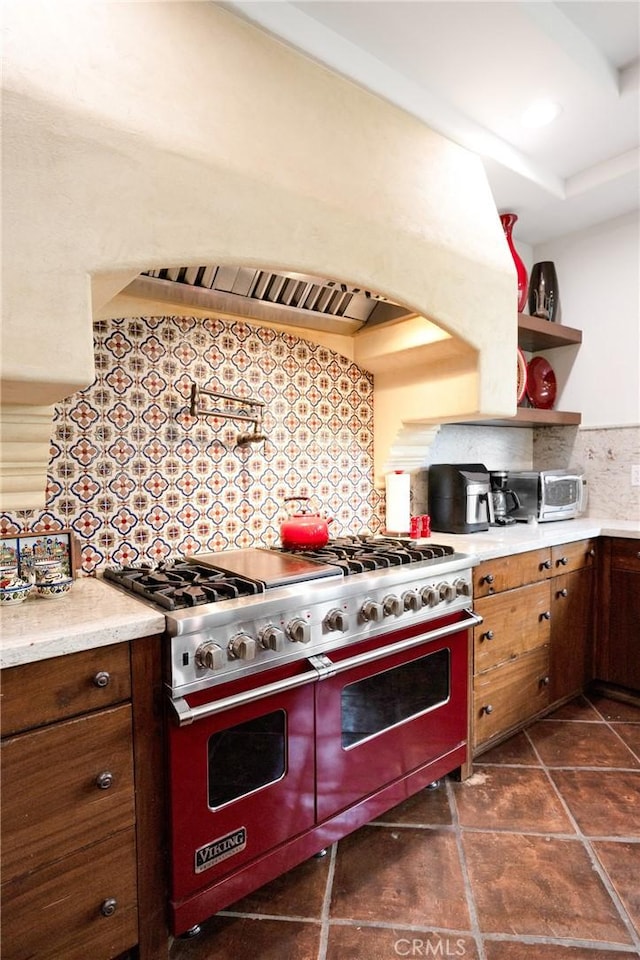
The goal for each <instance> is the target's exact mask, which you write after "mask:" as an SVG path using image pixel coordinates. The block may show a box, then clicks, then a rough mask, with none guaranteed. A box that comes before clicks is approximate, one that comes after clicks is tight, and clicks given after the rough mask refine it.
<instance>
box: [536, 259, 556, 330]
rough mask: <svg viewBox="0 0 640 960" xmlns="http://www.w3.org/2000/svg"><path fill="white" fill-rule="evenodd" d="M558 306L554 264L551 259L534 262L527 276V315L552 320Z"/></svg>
mask: <svg viewBox="0 0 640 960" xmlns="http://www.w3.org/2000/svg"><path fill="white" fill-rule="evenodd" d="M559 306H560V297H559V295H558V278H557V276H556V268H555V264H554V263H553V261H551V260H543V261H542V262H541V263H534V265H533V267H532V268H531V276H530V278H529V316H531V317H542V319H543V320H550V321H551V322H553V321H554V320H555V319H556V315H557V313H558V308H559Z"/></svg>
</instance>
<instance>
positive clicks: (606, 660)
mask: <svg viewBox="0 0 640 960" xmlns="http://www.w3.org/2000/svg"><path fill="white" fill-rule="evenodd" d="M600 580H601V605H600V618H599V621H598V635H597V640H596V654H595V676H596V679H597V680H601V681H604V682H605V683H611V684H616V685H617V686H620V687H624V688H626V689H628V690H633V691H640V540H636V539H629V540H626V539H618V538H613V537H611V538H609V537H606V538H604V540H603V543H602V563H601V567H600Z"/></svg>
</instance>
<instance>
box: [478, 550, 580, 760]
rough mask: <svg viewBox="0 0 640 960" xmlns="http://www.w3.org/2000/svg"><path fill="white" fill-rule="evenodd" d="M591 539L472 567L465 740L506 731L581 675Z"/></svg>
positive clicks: (571, 688)
mask: <svg viewBox="0 0 640 960" xmlns="http://www.w3.org/2000/svg"><path fill="white" fill-rule="evenodd" d="M595 560H596V550H595V541H592V540H583V541H578V542H576V543H571V544H564V545H562V546H560V547H553V548H544V549H542V550H532V551H528V552H526V553H521V554H513V555H510V556H507V557H500V558H498V559H496V560H487V561H485V562H484V563H481V564H480V565H479V566H478V567H476V568H475V570H474V598H475V601H474V608H475V610H476V612H477V613H479V614H480V615H481V616H482V617H483V623H482V625H481V626H479V627H476V628H475V630H474V653H473V697H472V700H473V707H472V732H471V738H470V739H471V742H472V743H473V745H474V748H475V750H476V751H480V750H484V749H486V748H487V746H490V745H493V744H494V743H497V742H498V741H499V740H501V739H504V737H506V736H508V735H510V734H511V733H513V732H514V731H515V730H516V729H517V728H518V727H520V726H523V725H524V724H525V723H527V722H529V721H530V720H532V719H533V718H534V717H535V716H537V715H539V714H540V713H543V712H544V711H545V710H546V709H547V708H548V707H549V706H550V705H552V704H554V703H556V702H559V701H561V700H563V699H568V698H569V697H570V696H572V695H575V694H577V693H579V692H580V691H582V690H583V689H584V686H585V684H586V682H587V680H588V679H589V676H590V674H589V669H590V654H591V639H592V625H593V609H594V608H593V589H594V581H593V576H594V565H595Z"/></svg>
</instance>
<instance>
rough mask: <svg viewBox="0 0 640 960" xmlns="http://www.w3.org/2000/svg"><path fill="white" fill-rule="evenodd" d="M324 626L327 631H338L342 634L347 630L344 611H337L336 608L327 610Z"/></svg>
mask: <svg viewBox="0 0 640 960" xmlns="http://www.w3.org/2000/svg"><path fill="white" fill-rule="evenodd" d="M324 626H325V628H326V629H327V630H340V632H341V633H344V632H345V630H346V629H347V618H346V616H345V613H344V610H339V609H338V608H337V607H336V609H335V610H329V613H328V614H327V615H326V617H325V618H324Z"/></svg>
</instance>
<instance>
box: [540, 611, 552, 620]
mask: <svg viewBox="0 0 640 960" xmlns="http://www.w3.org/2000/svg"><path fill="white" fill-rule="evenodd" d="M540 619H541V620H551V611H550V610H545V611H544V613H541V614H540Z"/></svg>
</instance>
